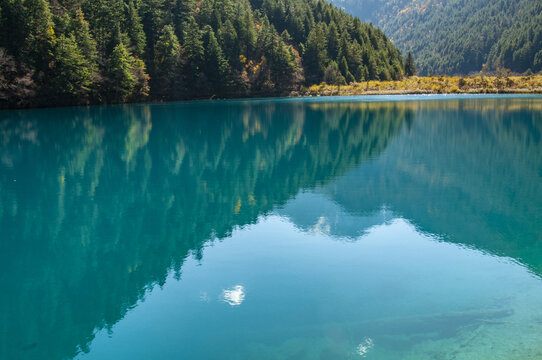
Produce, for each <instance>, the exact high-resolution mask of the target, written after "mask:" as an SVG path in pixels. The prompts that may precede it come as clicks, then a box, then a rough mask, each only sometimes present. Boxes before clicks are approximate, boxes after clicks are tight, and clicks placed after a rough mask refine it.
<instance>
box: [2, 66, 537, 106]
mask: <svg viewBox="0 0 542 360" xmlns="http://www.w3.org/2000/svg"><path fill="white" fill-rule="evenodd" d="M501 85H513V86H501ZM460 86H461V87H460ZM382 95H397V96H400V95H542V75H531V76H510V77H502V76H476V77H442V76H441V77H418V76H412V77H410V78H405V79H403V80H397V81H378V80H371V81H367V82H360V83H352V84H349V85H328V84H326V83H322V84H319V85H312V86H310V87H303V86H302V87H301V88H300V89H299V90H294V91H291V92H290V93H288V94H283V95H277V94H272V95H271V94H270V95H269V96H266V95H262V94H254V96H251V97H230V98H216V97H212V98H193V99H172V100H166V101H162V100H153V99H148V100H143V101H135V102H120V103H91V104H69V105H68V104H67V105H52V106H39V105H38V106H25V107H4V108H1V107H0V113H1V112H3V111H9V110H31V109H53V108H69V107H80V106H85V107H87V106H104V105H105V106H111V105H113V106H118V105H133V104H165V103H169V102H183V103H192V102H216V101H244V100H257V99H267V100H271V99H280V98H283V99H284V98H290V99H295V98H310V97H332V96H382Z"/></svg>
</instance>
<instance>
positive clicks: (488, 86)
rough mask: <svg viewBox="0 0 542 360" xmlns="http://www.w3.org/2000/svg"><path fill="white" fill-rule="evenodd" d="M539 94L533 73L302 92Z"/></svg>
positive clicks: (541, 78) (541, 82)
mask: <svg viewBox="0 0 542 360" xmlns="http://www.w3.org/2000/svg"><path fill="white" fill-rule="evenodd" d="M501 93H502V94H506V93H513V94H524V93H525V94H537V93H542V75H530V76H485V75H478V76H473V77H461V76H453V77H449V76H433V77H427V76H426V77H421V76H411V77H409V78H404V79H402V80H398V81H364V82H359V83H352V84H349V85H341V86H337V85H328V84H326V83H322V84H320V85H312V86H310V87H309V88H304V89H302V91H301V95H305V96H330V95H378V94H501Z"/></svg>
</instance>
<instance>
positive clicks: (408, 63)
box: [405, 51, 416, 76]
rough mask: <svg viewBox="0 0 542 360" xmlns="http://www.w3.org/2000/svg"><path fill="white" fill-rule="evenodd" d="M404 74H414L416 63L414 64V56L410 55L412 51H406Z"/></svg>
mask: <svg viewBox="0 0 542 360" xmlns="http://www.w3.org/2000/svg"><path fill="white" fill-rule="evenodd" d="M405 75H406V76H414V75H416V65H415V64H414V57H413V56H412V53H411V52H410V51H409V52H408V54H407V57H406V59H405Z"/></svg>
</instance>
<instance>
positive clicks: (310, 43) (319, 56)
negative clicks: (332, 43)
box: [303, 25, 327, 83]
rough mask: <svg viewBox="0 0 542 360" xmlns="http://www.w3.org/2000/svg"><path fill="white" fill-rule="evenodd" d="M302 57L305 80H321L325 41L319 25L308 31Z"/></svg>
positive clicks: (324, 65) (325, 58) (324, 59)
mask: <svg viewBox="0 0 542 360" xmlns="http://www.w3.org/2000/svg"><path fill="white" fill-rule="evenodd" d="M303 58H304V59H305V74H306V75H305V76H306V78H307V80H308V81H309V82H312V83H318V82H320V81H322V78H323V76H324V70H325V68H326V61H327V42H326V37H325V35H324V31H323V30H322V27H321V26H319V25H317V26H315V27H314V28H313V29H312V30H311V32H310V33H309V37H308V38H307V43H306V45H305V53H304V54H303Z"/></svg>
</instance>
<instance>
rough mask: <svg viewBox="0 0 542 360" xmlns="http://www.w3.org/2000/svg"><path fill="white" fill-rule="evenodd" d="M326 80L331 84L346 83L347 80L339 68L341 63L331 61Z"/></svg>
mask: <svg viewBox="0 0 542 360" xmlns="http://www.w3.org/2000/svg"><path fill="white" fill-rule="evenodd" d="M324 82H326V83H327V84H330V85H346V80H345V78H344V76H343V74H341V71H340V70H339V65H337V63H336V62H335V61H333V60H331V61H330V62H329V65H328V66H327V68H326V71H325V73H324Z"/></svg>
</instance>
